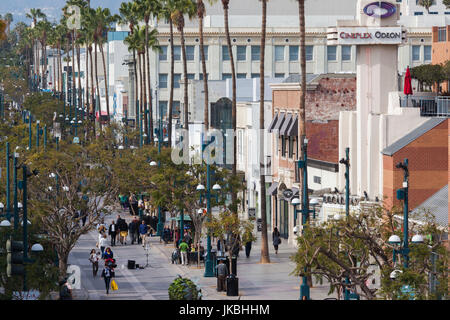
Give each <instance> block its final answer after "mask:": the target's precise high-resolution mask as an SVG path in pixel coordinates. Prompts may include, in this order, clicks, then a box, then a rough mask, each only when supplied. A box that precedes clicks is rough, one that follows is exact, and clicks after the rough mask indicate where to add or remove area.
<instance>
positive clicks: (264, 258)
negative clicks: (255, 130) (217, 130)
mask: <svg viewBox="0 0 450 320" xmlns="http://www.w3.org/2000/svg"><path fill="white" fill-rule="evenodd" d="M261 2H262V22H261V28H262V30H261V56H260V63H259V77H260V78H259V81H260V82H259V91H260V96H259V130H260V135H261V138H260V146H259V150H260V153H259V154H260V157H259V162H260V164H261V165H260V169H259V170H260V182H261V220H262V224H261V227H262V229H261V263H270V257H269V244H268V238H267V207H266V176H265V174H266V172H265V170H266V167H265V165H264V163H265V161H264V160H265V159H264V156H265V152H264V150H265V141H264V140H265V139H264V133H265V128H264V62H265V53H266V19H267V0H261Z"/></svg>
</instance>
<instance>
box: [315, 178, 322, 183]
mask: <svg viewBox="0 0 450 320" xmlns="http://www.w3.org/2000/svg"><path fill="white" fill-rule="evenodd" d="M314 183H317V184H322V178H321V177H318V176H314Z"/></svg>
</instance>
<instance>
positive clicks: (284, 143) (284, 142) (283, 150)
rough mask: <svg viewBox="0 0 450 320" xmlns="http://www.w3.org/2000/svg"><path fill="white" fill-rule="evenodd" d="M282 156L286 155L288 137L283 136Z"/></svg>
mask: <svg viewBox="0 0 450 320" xmlns="http://www.w3.org/2000/svg"><path fill="white" fill-rule="evenodd" d="M281 156H282V157H286V139H285V138H284V136H281Z"/></svg>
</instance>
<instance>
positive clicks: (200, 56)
mask: <svg viewBox="0 0 450 320" xmlns="http://www.w3.org/2000/svg"><path fill="white" fill-rule="evenodd" d="M198 52H200V54H199V55H198V59H199V60H200V61H202V55H201V51H200V46H199V47H198ZM203 52H204V53H205V61H208V46H205V45H204V46H203Z"/></svg>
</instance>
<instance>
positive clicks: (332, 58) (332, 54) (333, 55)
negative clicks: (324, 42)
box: [327, 46, 337, 61]
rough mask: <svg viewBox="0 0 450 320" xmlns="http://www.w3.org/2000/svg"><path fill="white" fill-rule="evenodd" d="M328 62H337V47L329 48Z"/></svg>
mask: <svg viewBox="0 0 450 320" xmlns="http://www.w3.org/2000/svg"><path fill="white" fill-rule="evenodd" d="M327 60H328V61H336V60H337V57H336V46H328V47H327Z"/></svg>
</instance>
